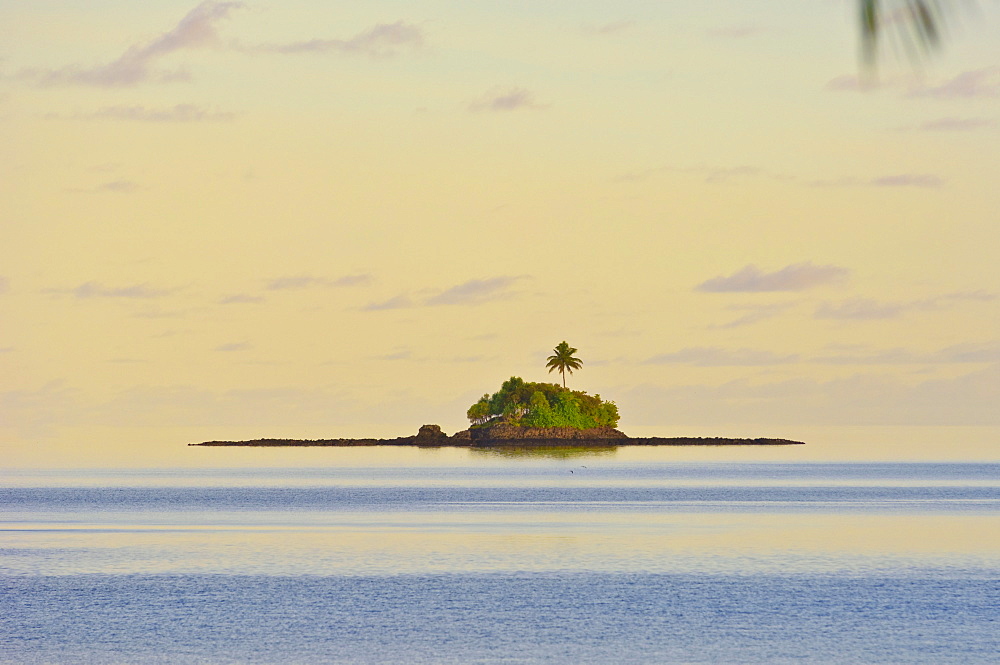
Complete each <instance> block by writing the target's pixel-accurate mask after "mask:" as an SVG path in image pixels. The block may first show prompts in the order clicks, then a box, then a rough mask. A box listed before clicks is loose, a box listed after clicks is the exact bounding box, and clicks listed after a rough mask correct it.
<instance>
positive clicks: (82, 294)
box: [44, 282, 170, 300]
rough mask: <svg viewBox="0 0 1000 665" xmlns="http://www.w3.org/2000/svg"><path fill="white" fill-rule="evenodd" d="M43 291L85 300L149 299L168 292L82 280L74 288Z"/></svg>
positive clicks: (144, 287) (138, 286)
mask: <svg viewBox="0 0 1000 665" xmlns="http://www.w3.org/2000/svg"><path fill="white" fill-rule="evenodd" d="M44 293H58V294H63V295H71V296H73V297H74V298H80V299H81V300H87V299H91V298H135V299H150V298H162V297H164V296H167V295H169V294H170V291H167V290H164V289H154V288H151V287H150V286H149V285H147V284H133V285H132V286H120V287H107V286H104V285H103V284H101V283H100V282H84V283H83V284H81V285H80V286H78V287H76V288H74V289H46V290H45V291H44Z"/></svg>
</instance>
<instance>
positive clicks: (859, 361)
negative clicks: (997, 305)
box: [810, 342, 1000, 365]
mask: <svg viewBox="0 0 1000 665" xmlns="http://www.w3.org/2000/svg"><path fill="white" fill-rule="evenodd" d="M831 351H832V352H830V353H827V354H825V355H819V356H816V357H814V358H810V362H815V363H822V364H828V365H939V364H966V363H993V362H1000V342H988V343H983V344H955V345H953V346H948V347H946V348H943V349H939V350H937V351H931V352H923V353H921V352H916V351H910V350H908V349H903V348H898V347H897V348H893V349H875V350H873V349H868V348H864V347H858V348H846V349H831Z"/></svg>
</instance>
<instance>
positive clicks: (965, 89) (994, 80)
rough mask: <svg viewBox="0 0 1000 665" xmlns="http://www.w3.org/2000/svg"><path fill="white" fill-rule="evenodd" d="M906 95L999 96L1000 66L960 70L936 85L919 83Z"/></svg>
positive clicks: (948, 97) (976, 97) (952, 97)
mask: <svg viewBox="0 0 1000 665" xmlns="http://www.w3.org/2000/svg"><path fill="white" fill-rule="evenodd" d="M906 96H907V97H930V98H933V99H979V98H987V99H990V98H995V97H1000V67H986V68H984V69H973V70H969V71H965V72H962V73H960V74H958V75H957V76H954V77H952V78H950V79H948V80H947V81H944V82H943V83H940V84H938V85H920V86H916V87H914V88H912V89H910V91H909V92H907V93H906Z"/></svg>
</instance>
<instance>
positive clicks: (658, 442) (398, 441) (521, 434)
mask: <svg viewBox="0 0 1000 665" xmlns="http://www.w3.org/2000/svg"><path fill="white" fill-rule="evenodd" d="M188 445H189V446H248V447H249V446H261V447H306V446H341V447H346V446H418V447H424V448H442V447H461V448H494V447H497V448H499V447H531V448H534V447H558V446H573V447H586V446H594V447H608V446H788V445H804V442H803V441H790V440H788V439H768V438H756V439H730V438H725V437H686V436H679V437H636V438H633V437H630V436H628V435H627V434H625V433H624V432H621V431H619V430H616V429H612V428H610V427H602V428H595V429H589V430H581V429H575V428H572V427H551V428H533V427H517V426H513V425H493V426H491V427H481V428H475V429H471V430H463V431H461V432H457V433H456V434H453V435H451V436H449V435H447V434H445V433H444V432H442V431H441V428H440V427H438V426H437V425H423V426H422V427H421V428H420V431H419V432H417V434H416V435H414V436H401V437H397V438H395V439H253V440H250V441H205V442H203V443H189V444H188Z"/></svg>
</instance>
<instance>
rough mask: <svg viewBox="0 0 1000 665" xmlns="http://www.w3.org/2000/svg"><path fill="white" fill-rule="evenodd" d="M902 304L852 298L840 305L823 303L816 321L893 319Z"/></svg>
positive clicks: (901, 307)
mask: <svg viewBox="0 0 1000 665" xmlns="http://www.w3.org/2000/svg"><path fill="white" fill-rule="evenodd" d="M905 308H906V305H905V304H904V303H884V302H879V301H877V300H872V299H871V298H852V299H850V300H845V301H843V302H840V303H823V304H822V305H820V306H819V308H818V309H817V310H816V313H815V315H814V316H815V317H816V318H817V319H855V320H862V321H872V320H876V319H894V318H896V317H897V316H899V315H900V314H902V313H903V310H904V309H905Z"/></svg>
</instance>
